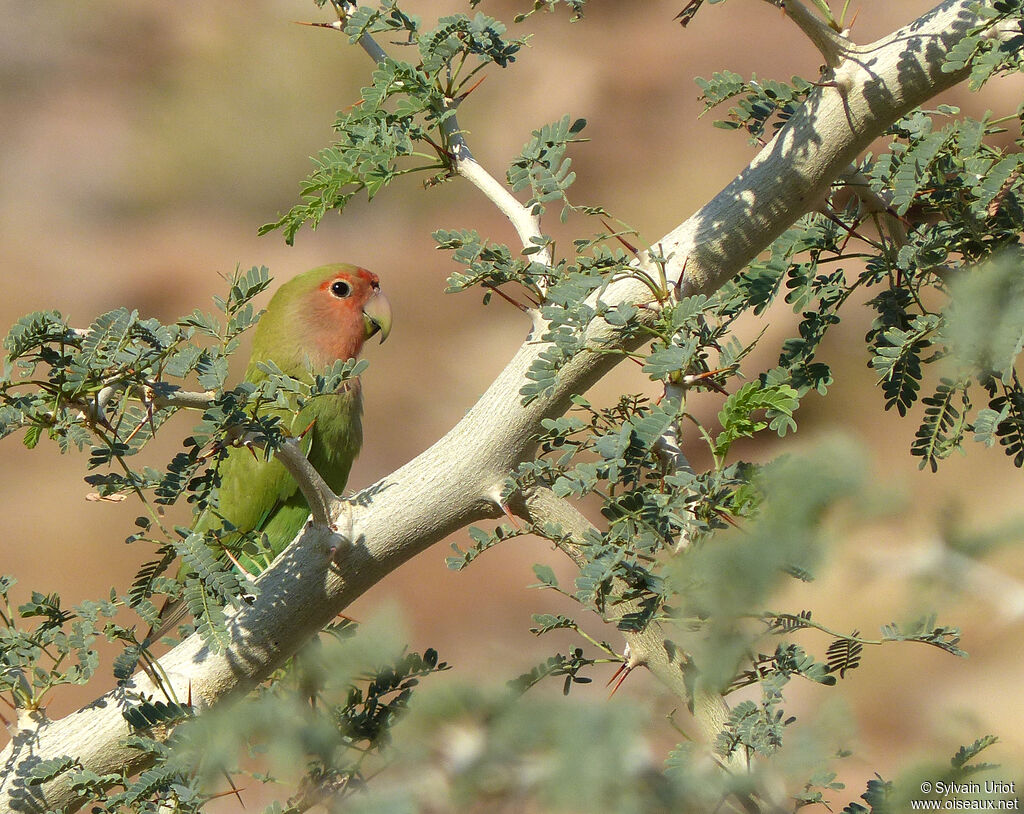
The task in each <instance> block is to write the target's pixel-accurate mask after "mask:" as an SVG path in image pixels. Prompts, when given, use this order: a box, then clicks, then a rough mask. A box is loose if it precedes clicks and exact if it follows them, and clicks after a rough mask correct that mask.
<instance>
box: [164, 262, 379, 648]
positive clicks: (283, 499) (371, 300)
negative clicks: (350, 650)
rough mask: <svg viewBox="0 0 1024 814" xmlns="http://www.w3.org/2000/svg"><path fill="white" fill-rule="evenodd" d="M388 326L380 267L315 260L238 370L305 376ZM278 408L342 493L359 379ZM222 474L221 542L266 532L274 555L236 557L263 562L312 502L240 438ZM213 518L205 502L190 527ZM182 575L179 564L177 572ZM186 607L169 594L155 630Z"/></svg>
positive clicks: (355, 435) (357, 421) (268, 315)
mask: <svg viewBox="0 0 1024 814" xmlns="http://www.w3.org/2000/svg"><path fill="white" fill-rule="evenodd" d="M390 331H391V306H390V305H389V303H388V301H387V298H386V297H385V296H384V295H383V294H382V293H381V292H380V283H379V281H378V279H377V275H375V274H372V273H371V272H369V271H367V270H366V269H362V268H359V267H357V266H351V265H347V264H343V263H334V264H331V265H327V266H319V267H318V268H315V269H312V270H311V271H307V272H305V273H304V274H300V275H298V276H297V277H295V278H293V279H292V280H289V281H288V282H287V283H285V284H284V285H282V286H281V287H280V288H279V289H278V290H277V292H276V293H275V294H274V296H273V297H272V298H271V300H270V304H269V305H268V306H267V309H266V311H265V312H264V314H263V316H262V317H261V318H260V321H259V322H258V323H257V325H256V329H255V335H254V337H253V347H252V355H251V356H250V358H249V366H248V368H247V369H246V372H245V379H246V381H248V382H252V383H253V384H258V383H259V382H260V381H262V380H264V379H266V378H267V375H268V374H267V373H266V372H265V371H263V370H262V369H261V368H260V366H259V363H261V362H263V363H268V362H269V363H273V364H274V365H276V366H277V367H278V368H279V369H280V370H281V371H282V372H283V373H286V374H287V375H289V376H291V377H293V378H296V379H300V380H305V381H309V371H310V370H312V371H313V372H314V373H317V372H321V371H324V370H326V369H328V368H330V367H331V365H333V364H334V363H335V362H336V361H338V360H345V359H351V358H354V357H356V356H358V355H359V353H360V351H362V348H363V343H364V342H365V341H366V340H367V339H369V338H370V337H372V336H373V335H375V334H377V333H379V334H380V337H381V342H383V341H384V340H385V339H386V338H387V336H388V334H389V333H390ZM281 417H282V420H283V421H284V422H285V428H286V429H287V430H288V431H289V432H290V433H291V434H292V435H293V436H300V435H301V436H302V440H303V448H304V449H305V450H306V454H307V457H308V458H309V462H310V463H311V464H312V465H313V466H314V467H315V468H316V470H317V471H318V472H319V473H320V475H321V477H323V479H324V480H325V481H326V482H327V484H328V486H330V487H331V489H332V490H333V491H334V493H335V494H341V492H342V490H343V489H344V488H345V482H346V481H347V480H348V473H349V470H350V469H351V467H352V461H353V460H354V459H355V457H356V455H357V454H358V453H359V448H360V446H362V442H363V428H362V396H361V393H360V387H359V380H358V379H349V380H348V381H346V382H345V383H343V384H342V386H341V387H340V388H339V389H338V391H336V392H335V393H332V394H330V395H323V396H318V397H316V398H313V399H310V400H309V401H308V402H307V403H306V405H305V406H304V407H303V409H302V410H301V411H300V412H299V413H298V414H297V415H293V414H291V413H287V412H283V411H282V416H281ZM220 476H221V485H220V492H219V509H218V511H219V513H220V515H221V516H223V517H224V518H225V519H226V520H227V521H228V522H229V523H230V524H231V525H232V526H234V527H235V528H236V529H237V530H238V532H237V533H236V534H233V535H231V536H230V537H228V538H227V539H225V540H224V544H225V546H226V547H227V548H228V549H231V548H232V543H233V542H235V541H237V540H238V539H239V538H240V537H241V536H242V534H246V533H250V532H257V533H265V534H266V535H267V540H268V543H269V546H270V549H271V552H272V553H271V555H270V556H267V557H262V556H261V557H259V558H257V559H250V558H248V557H243V558H241V559H242V564H243V565H244V567H245V568H247V569H255V570H256V571H260V570H263V569H264V568H266V567H267V565H269V560H271V559H273V557H274V556H276V555H277V554H279V553H280V552H281V551H283V550H284V549H285V548H286V547H287V545H288V544H289V543H290V542H291V541H292V540H293V539H294V538H295V536H296V535H297V534H298V533H299V531H300V530H301V529H302V526H303V524H304V523H305V522H306V520H307V518H308V517H309V506H308V505H307V503H306V500H305V498H304V497H303V495H302V492H301V491H299V487H298V485H297V484H296V483H295V481H294V480H293V479H292V477H291V475H289V474H288V471H287V470H286V469H285V468H284V466H283V465H282V464H281V463H279V462H278V461H276V460H274V459H270V460H266V458H265V456H263V455H262V454H260V453H256V454H254V453H253V451H252V450H250V449H248V448H246V447H233V448H231V449H229V450H228V452H227V456H226V458H225V459H224V460H223V461H222V462H221V464H220ZM220 525H221V520H220V518H218V517H217V516H216V515H215V514H214V513H213V512H211V511H206V512H204V513H203V514H202V515H201V516H200V517H199V518H198V519H197V521H196V524H195V526H194V530H195V531H205V530H207V529H209V528H216V527H219V526H220ZM186 575H187V572H183V573H179V576H178V579H179V581H184V579H185V577H186ZM184 612H185V608H184V602H183V601H181V600H171V601H169V602H168V603H167V604H166V605H165V606H164V608H163V610H162V611H161V612H160V623H159V630H158V631H157V633H156V635H155V636H154V638H158V637H159V636H160V635H162V634H163V632H164V631H166V630H168V629H169V628H171V627H172V626H173V625H174V624H175V623H176V622H177V621H178V620H179V619H180V618H181V616H183V615H184ZM151 635H152V634H151Z"/></svg>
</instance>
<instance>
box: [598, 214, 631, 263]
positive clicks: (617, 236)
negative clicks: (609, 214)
mask: <svg viewBox="0 0 1024 814" xmlns="http://www.w3.org/2000/svg"><path fill="white" fill-rule="evenodd" d="M601 223H603V224H604V228H605V229H607V230H608V231H609V232H611V237H614V238H615V239H616V240H617V241H619V243H621V244H622V245H623V246H625V247H626V248H627V249H629V251H631V252H632V253H633V256H634V257H639V256H640V250H639V249H637V247H636V246H634V245H633V244H632V243H630V242H629V241H628V240H626V239H625V238H624V237H623V236H622V235H620V234H619V233H618V232H616V231H615V230H614V229H613V228H612V227H611V226H610V225H609V223H608V221H606V220H605V219H604V218H601Z"/></svg>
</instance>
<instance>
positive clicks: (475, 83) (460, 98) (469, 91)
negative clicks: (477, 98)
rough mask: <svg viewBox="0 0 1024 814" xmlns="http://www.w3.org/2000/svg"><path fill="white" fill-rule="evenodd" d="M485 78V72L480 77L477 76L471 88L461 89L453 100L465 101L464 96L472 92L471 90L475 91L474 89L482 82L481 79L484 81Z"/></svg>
mask: <svg viewBox="0 0 1024 814" xmlns="http://www.w3.org/2000/svg"><path fill="white" fill-rule="evenodd" d="M486 78H487V75H486V74H484V75H483V76H481V77H480V78H479V79H478V80H477V81H476V82H474V83H473V86H472V87H471V88H470V89H469V90H467V91H463V92H462V93H460V94H459V95H458V96H456V97H455V101H456V102H460V103H461V102H463V101H465V99H466V97H467V96H469V94H471V93H472V92H473V91H475V90H476V89H477V88H478V87H480V85H481V83H482V82H483V81H484V80H485V79H486Z"/></svg>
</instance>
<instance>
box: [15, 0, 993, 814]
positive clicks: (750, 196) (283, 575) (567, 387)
mask: <svg viewBox="0 0 1024 814" xmlns="http://www.w3.org/2000/svg"><path fill="white" fill-rule="evenodd" d="M971 5H972V0H947V2H944V3H943V4H941V5H940V6H938V7H937V8H936V9H934V10H933V11H932V12H930V13H928V14H926V15H925V16H923V17H922V18H920V19H919V20H917V21H915V23H913V24H912V25H911V26H908V27H906V28H904V29H901V30H900V31H898V32H896V33H895V34H893V35H892V36H890V37H887V38H885V39H883V40H880V41H879V42H877V43H874V44H873V45H870V46H866V47H860V48H858V49H857V52H856V54H855V55H853V56H851V57H849V58H848V59H846V60H844V62H843V63H842V64H840V66H839V67H838V68H837V70H836V79H837V85H838V86H839V87H824V88H820V89H819V90H817V91H816V92H815V93H814V94H812V96H811V98H810V99H809V100H808V102H807V104H806V105H805V106H804V109H803V111H802V112H799V113H797V114H796V115H795V116H794V117H793V118H792V119H791V120H790V122H789V123H788V124H787V126H786V127H785V128H783V130H782V131H781V133H780V134H779V136H778V137H777V138H776V139H775V140H774V141H773V142H772V143H771V144H769V145H768V147H766V148H765V150H764V151H762V153H761V154H760V155H759V156H758V157H757V158H756V159H755V160H754V161H753V162H752V163H751V165H750V166H749V167H748V168H747V169H745V170H744V171H743V172H742V173H740V175H739V176H738V177H737V178H736V179H735V180H734V181H733V182H732V183H731V184H729V185H728V186H727V187H726V189H725V190H723V191H722V192H721V193H720V194H719V195H717V196H716V197H715V198H714V199H713V200H712V201H711V202H710V203H709V204H707V205H706V206H705V207H703V208H702V209H701V210H700V211H699V212H698V213H697V214H695V215H694V216H693V217H691V218H689V219H688V220H687V221H686V222H685V223H683V224H682V225H680V226H679V227H678V228H677V229H675V230H673V231H672V232H671V233H670V234H669V235H667V236H666V237H665V238H664V239H663V240H661V241H659V242H658V243H656V244H655V245H659V247H660V248H661V249H662V250H663V251H664V252H666V253H671V255H672V257H671V259H670V261H669V264H668V266H669V268H668V272H669V273H670V275H672V276H671V281H672V282H676V281H678V280H679V278H680V277H682V276H683V275H682V272H683V268H684V265H685V268H686V275H685V279H684V280H683V283H682V290H683V293H684V294H685V293H692V292H697V291H712V290H714V289H715V288H717V287H719V286H721V285H722V284H723V283H725V282H726V281H727V280H728V279H730V278H731V277H732V276H733V275H734V274H736V273H737V272H739V271H740V270H741V269H742V268H743V267H744V266H745V265H746V264H747V263H748V262H749V261H750V260H751V258H753V257H754V256H755V255H756V254H757V253H758V252H760V251H761V250H762V249H763V248H765V247H766V246H767V245H768V244H769V243H770V242H771V241H772V240H773V239H774V238H775V237H776V236H778V235H779V234H780V233H781V232H782V231H783V230H784V229H785V228H787V227H788V226H789V225H790V224H791V223H792V222H793V221H794V220H795V219H796V218H797V217H798V216H799V215H801V214H802V213H803V212H805V211H807V210H808V209H809V208H812V207H815V206H817V205H818V202H819V201H820V200H822V199H823V198H824V196H825V194H826V193H827V191H828V189H829V187H830V184H831V183H832V182H833V181H834V179H835V178H836V177H837V176H838V175H839V174H840V173H841V172H842V171H843V170H844V169H845V168H846V167H847V166H848V165H849V164H850V163H851V161H852V160H853V159H854V157H855V156H856V154H857V153H858V152H859V151H860V150H861V149H863V148H864V147H866V146H867V144H868V143H869V142H870V141H871V140H872V139H874V138H875V137H877V136H878V135H879V134H880V133H881V132H882V131H883V130H884V128H885V127H887V126H888V125H889V124H890V123H891V122H892V121H894V120H895V119H896V118H898V117H899V116H901V115H902V114H903V113H905V112H906V111H907V110H909V109H910V108H911V107H913V106H915V105H918V104H920V103H921V102H923V101H925V100H926V99H927V98H928V97H930V96H931V95H933V94H934V93H937V92H938V91H940V90H943V89H944V88H947V87H949V86H950V85H952V84H954V83H955V82H957V81H959V80H961V79H962V78H964V76H965V73H966V72H965V71H959V72H954V73H943V72H942V71H941V64H942V61H943V57H944V55H945V54H946V52H947V51H948V50H949V48H951V47H952V46H953V45H955V43H956V42H957V41H958V40H959V39H960V38H961V37H963V36H964V35H965V33H966V32H967V30H968V29H970V28H971V27H973V26H976V25H978V24H980V23H981V20H980V19H979V16H978V15H977V14H976V13H975V12H973V11H972V10H971ZM840 79H841V80H842V81H839V80H840ZM840 88H842V90H841V89H840ZM602 298H603V299H604V301H605V302H606V303H607V304H608V305H610V306H613V305H616V304H619V303H627V302H628V303H640V302H646V301H649V300H650V299H651V292H650V289H649V287H648V286H646V285H644V284H642V283H641V282H639V281H638V280H636V279H622V280H619V281H617V282H615V283H613V284H611V285H610V286H609V287H608V288H607V289H606V290H605V291H604V292H603V294H602ZM643 313H645V311H643V310H642V311H641V314H643ZM615 331H616V329H614V328H613V327H612V326H609V325H608V324H607V323H605V322H604V321H603V320H601V319H600V318H596V319H595V320H594V321H593V323H592V324H591V325H590V326H589V328H588V330H587V332H586V337H585V338H586V340H587V341H588V343H589V344H590V345H591V346H592V347H597V346H600V345H602V344H604V343H606V342H608V341H611V340H613V339H614V338H615V336H616V332H615ZM540 337H541V333H540V331H538V330H536V329H535V331H534V332H533V333H532V334H531V336H530V338H529V339H528V340H527V342H525V343H524V344H523V345H522V346H521V347H520V348H519V350H518V351H517V352H516V354H515V356H514V357H513V358H512V360H511V361H510V362H509V364H508V365H507V366H506V367H505V369H504V370H503V371H502V372H501V373H500V374H499V376H498V377H497V378H496V380H495V381H494V383H493V384H492V385H491V387H489V388H488V390H487V392H486V393H485V394H484V395H483V396H482V397H481V398H480V400H479V401H478V402H477V404H476V405H475V406H474V407H473V408H472V409H471V410H470V411H469V412H468V413H467V414H466V415H465V417H464V418H463V419H462V420H461V421H460V422H459V423H458V424H457V425H456V426H455V427H454V428H453V429H452V430H451V431H450V432H449V433H448V434H447V435H446V436H445V437H444V438H442V439H441V440H439V441H438V442H437V443H436V444H434V446H432V447H431V448H430V449H428V450H427V451H426V452H424V453H422V454H421V455H419V456H418V457H417V458H415V459H414V460H412V461H410V462H409V463H408V464H406V465H405V466H403V467H402V468H400V469H399V470H397V471H396V472H394V473H393V474H391V475H389V476H387V477H386V478H384V479H383V480H382V481H380V482H379V483H377V484H375V485H374V486H372V487H370V488H369V489H366V490H364V491H363V492H360V493H359V494H357V495H356V496H354V497H353V498H351V499H349V500H347V501H341V502H338V503H336V504H335V506H332V512H331V515H332V516H335V515H339V520H340V515H342V514H344V515H345V520H346V522H345V530H346V535H345V536H346V538H348V539H344V538H342V537H341V536H339V535H336V534H333V533H332V532H331V530H330V529H329V528H326V527H323V526H319V525H314V524H311V525H309V526H307V528H306V529H305V530H304V531H303V532H302V534H300V536H299V537H298V538H297V540H296V541H295V542H294V543H293V544H292V545H291V546H289V547H288V549H286V550H285V551H284V552H283V553H282V555H281V556H280V557H278V559H277V560H275V562H274V563H273V564H272V565H271V567H270V568H269V569H268V570H267V571H266V572H265V573H264V574H263V575H261V577H260V580H259V585H260V589H261V591H260V595H259V597H258V598H257V599H256V601H255V602H254V603H253V604H252V605H251V606H246V607H244V608H242V609H241V610H240V611H239V612H238V613H237V614H235V615H234V616H233V617H232V619H231V621H230V627H229V630H230V632H231V634H232V641H233V645H232V647H231V648H230V649H229V650H227V651H226V652H224V653H214V652H211V651H210V650H209V649H208V648H206V647H205V646H204V645H203V644H202V642H201V641H200V640H199V638H198V637H197V636H193V637H191V638H189V639H188V640H186V641H185V642H183V643H182V644H181V645H179V646H178V647H177V648H175V649H174V650H173V651H171V652H170V653H168V654H167V655H165V656H164V657H163V658H162V659H161V664H162V665H163V667H164V669H165V670H166V671H167V673H168V675H169V676H170V682H171V686H172V687H173V689H174V692H175V693H176V694H177V696H178V697H179V698H186V697H189V695H191V697H192V698H193V699H194V700H195V701H196V703H197V704H198V705H199V706H201V707H203V706H209V705H212V704H214V703H217V702H218V701H220V700H221V699H223V698H225V697H230V696H232V695H235V694H237V693H240V692H245V691H247V690H248V689H250V688H252V687H253V686H254V685H255V684H257V683H258V682H260V681H262V680H263V679H265V678H266V677H267V676H268V675H269V674H270V673H271V672H272V671H273V669H274V668H275V667H277V666H278V665H279V664H280V663H281V662H282V661H283V660H284V659H286V658H287V657H288V656H289V655H290V654H291V653H293V652H295V650H296V649H297V648H298V647H299V646H300V645H301V644H302V643H303V642H305V641H306V640H308V638H309V637H310V636H311V635H312V634H313V633H315V632H316V631H317V630H318V629H320V628H321V627H322V626H323V625H324V624H326V623H327V622H329V621H330V620H331V619H332V618H333V617H334V616H335V614H337V613H338V612H339V611H341V610H342V609H344V608H345V607H346V606H347V605H348V604H349V603H350V602H352V601H353V600H354V599H355V598H356V597H358V596H359V595H361V594H362V593H363V592H364V591H366V590H367V589H368V588H369V587H371V586H372V585H374V584H376V583H377V582H379V581H380V580H381V579H383V578H384V576H386V575H387V574H388V573H390V572H391V571H393V570H394V569H395V568H397V567H398V566H399V565H401V564H402V563H404V562H405V561H407V560H408V559H410V558H411V557H413V556H414V555H416V554H418V553H419V552H421V551H423V550H424V549H426V548H427V547H429V546H431V545H432V544H433V543H435V542H437V541H438V540H440V539H442V538H443V537H445V536H446V535H448V534H450V533H452V532H455V531H457V530H458V529H460V528H462V527H464V526H465V525H467V524H468V523H470V522H473V521H476V520H479V519H482V518H484V517H493V516H495V514H496V513H497V511H498V509H497V508H496V507H495V506H494V503H493V501H492V500H491V499H490V497H489V496H490V495H492V494H493V493H494V490H495V489H499V488H500V486H501V484H502V483H503V482H504V480H505V478H506V476H507V475H508V473H509V472H510V471H511V470H513V469H514V468H515V467H516V466H517V465H518V464H519V463H520V462H521V461H523V460H524V459H528V458H530V457H532V455H533V453H534V449H535V441H534V438H535V434H536V432H537V428H538V427H539V425H540V421H541V419H543V418H546V417H554V416H558V415H561V414H562V413H563V412H564V411H565V410H566V409H567V408H568V406H569V404H570V397H571V396H572V395H573V394H576V393H581V392H584V391H586V390H587V389H588V388H589V387H590V386H591V385H592V384H593V383H594V382H595V381H597V380H598V379H600V378H601V377H602V376H603V375H605V374H606V373H607V372H608V371H609V370H610V369H611V367H612V366H613V365H614V364H615V363H616V362H617V361H618V359H619V357H617V356H613V355H611V354H607V353H587V352H583V353H580V354H578V355H577V356H576V357H574V358H573V359H572V360H571V361H570V362H569V363H568V364H567V365H566V366H565V367H564V368H563V369H562V370H561V372H560V374H559V376H558V378H557V381H556V385H555V387H554V389H553V390H552V391H551V392H550V393H547V394H545V395H543V396H542V397H540V398H537V399H534V400H533V401H532V402H530V403H529V404H525V405H524V404H523V403H522V399H521V396H520V395H519V393H520V390H521V389H522V387H523V386H524V385H525V384H526V383H528V382H529V381H530V380H529V379H528V378H527V375H526V374H527V371H528V370H529V368H530V366H531V364H532V363H533V362H534V361H535V360H537V359H538V358H540V354H541V353H543V352H544V351H546V350H548V349H549V348H550V345H549V343H547V342H544V341H541V339H540ZM652 635H655V634H652ZM650 650H651V652H652V653H653V652H655V650H656V646H655V645H652V646H651V648H650ZM668 663H669V662H668V657H667V656H666V664H668ZM140 692H141V693H146V694H151V695H155V696H157V697H159V696H160V694H161V693H160V690H159V689H158V688H156V687H154V686H153V685H152V683H151V682H150V680H149V679H148V678H147V677H146V676H145V675H144V674H141V673H140V674H138V675H136V676H134V677H133V679H132V680H131V681H129V682H127V683H126V686H124V687H119V688H117V689H116V690H114V691H112V692H111V693H109V694H107V695H106V696H103V697H102V698H99V699H97V700H96V701H95V702H94V703H92V704H90V705H89V706H87V707H84V708H83V709H81V710H79V711H78V712H76V713H73V714H71V715H69V716H67V717H66V718H63V719H61V720H58V721H52V722H47V723H43V724H42V725H40V726H38V727H37V728H35V729H26V730H22V731H21V732H19V733H18V734H17V736H16V737H15V739H14V741H13V742H12V743H11V744H9V745H8V747H7V748H6V749H5V750H4V751H3V752H2V753H0V812H6V811H9V810H12V809H16V810H20V811H43V810H46V809H64V808H67V807H69V806H74V805H75V804H76V803H77V802H80V799H81V798H80V797H79V795H78V793H77V792H76V791H75V790H74V789H73V788H72V787H71V784H70V782H69V780H68V775H67V774H63V775H60V776H58V777H57V778H55V779H54V780H52V781H50V782H48V783H43V784H40V785H34V786H29V785H28V783H27V775H28V772H29V771H30V770H31V768H32V766H33V765H35V764H37V763H38V762H39V761H41V760H46V759H49V758H53V757H57V756H60V755H68V754H70V755H75V756H77V757H79V758H80V759H81V762H82V765H83V766H85V767H86V768H88V769H90V770H92V771H95V772H99V773H104V772H110V771H115V770H116V771H121V770H122V769H127V770H129V771H131V770H139V769H142V768H144V766H145V765H146V760H145V759H144V758H143V757H142V756H141V755H140V754H139V753H138V752H137V751H135V750H133V749H130V748H128V747H126V746H125V745H124V736H125V735H126V734H128V726H127V724H126V722H125V720H124V718H123V717H122V715H121V712H122V709H123V708H124V705H125V704H126V702H127V698H128V693H140ZM719 700H720V699H719ZM709 720H710V718H709Z"/></svg>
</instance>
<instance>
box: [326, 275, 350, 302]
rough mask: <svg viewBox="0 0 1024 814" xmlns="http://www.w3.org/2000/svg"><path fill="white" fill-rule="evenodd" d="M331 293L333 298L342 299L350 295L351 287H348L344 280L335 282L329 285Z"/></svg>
mask: <svg viewBox="0 0 1024 814" xmlns="http://www.w3.org/2000/svg"><path fill="white" fill-rule="evenodd" d="M331 293H332V294H333V295H334V296H335V297H339V298H342V299H343V298H345V297H347V296H348V295H349V294H351V293H352V286H350V285H349V284H348V283H346V282H345V281H344V280H335V281H334V282H333V283H331Z"/></svg>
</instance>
